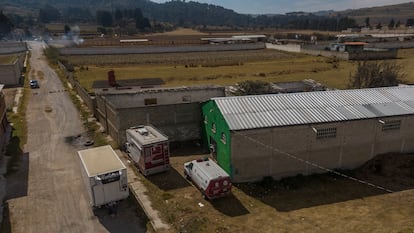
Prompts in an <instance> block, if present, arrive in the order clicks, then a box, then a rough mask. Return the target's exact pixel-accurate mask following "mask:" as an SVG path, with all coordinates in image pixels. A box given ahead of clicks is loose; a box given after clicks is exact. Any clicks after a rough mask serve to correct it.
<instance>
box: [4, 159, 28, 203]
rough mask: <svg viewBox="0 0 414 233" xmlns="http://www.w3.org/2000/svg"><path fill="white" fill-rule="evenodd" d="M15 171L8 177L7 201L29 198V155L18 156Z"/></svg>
mask: <svg viewBox="0 0 414 233" xmlns="http://www.w3.org/2000/svg"><path fill="white" fill-rule="evenodd" d="M16 159H17V160H18V161H16V163H15V165H13V166H12V167H11V169H12V170H13V171H12V172H10V173H9V174H8V175H7V195H6V200H9V199H14V198H19V197H24V196H27V189H28V182H29V153H23V154H22V155H21V156H17V157H16Z"/></svg>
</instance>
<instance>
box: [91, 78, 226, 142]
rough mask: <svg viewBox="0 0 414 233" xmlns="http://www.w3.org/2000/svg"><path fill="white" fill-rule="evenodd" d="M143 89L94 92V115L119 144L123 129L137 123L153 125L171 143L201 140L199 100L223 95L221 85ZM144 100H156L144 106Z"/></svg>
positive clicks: (123, 133)
mask: <svg viewBox="0 0 414 233" xmlns="http://www.w3.org/2000/svg"><path fill="white" fill-rule="evenodd" d="M143 91H144V92H138V93H137V92H135V93H129V91H126V92H127V93H122V90H121V93H119V94H114V93H112V94H110V95H103V94H102V93H99V94H97V95H96V108H97V111H96V117H97V119H98V120H99V122H100V123H101V124H102V125H103V127H104V128H105V130H106V132H107V133H108V134H109V135H110V136H111V137H112V138H113V139H114V140H115V141H116V142H117V143H118V144H119V145H122V144H123V143H125V140H126V138H125V130H126V129H128V128H129V127H131V126H136V125H146V124H149V125H153V126H155V127H156V128H158V129H159V130H161V132H163V133H164V134H166V135H167V136H168V137H169V140H170V141H172V142H183V141H192V140H199V139H201V102H204V101H207V100H209V99H210V98H213V97H222V96H224V88H223V87H217V86H213V87H203V86H201V87H191V88H170V89H153V90H143ZM145 99H157V104H155V105H145Z"/></svg>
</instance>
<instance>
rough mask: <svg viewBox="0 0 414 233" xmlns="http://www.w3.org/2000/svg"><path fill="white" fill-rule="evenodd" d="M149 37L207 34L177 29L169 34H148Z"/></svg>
mask: <svg viewBox="0 0 414 233" xmlns="http://www.w3.org/2000/svg"><path fill="white" fill-rule="evenodd" d="M149 35H151V36H158V35H160V36H194V35H197V36H198V35H208V33H203V32H200V31H196V30H193V29H191V28H177V29H176V30H174V31H171V32H164V33H153V34H149Z"/></svg>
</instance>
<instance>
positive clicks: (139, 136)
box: [125, 125, 170, 176]
mask: <svg viewBox="0 0 414 233" xmlns="http://www.w3.org/2000/svg"><path fill="white" fill-rule="evenodd" d="M126 138H127V142H126V144H125V148H126V152H127V153H128V155H129V157H130V158H131V159H132V161H133V162H134V163H135V165H136V166H137V167H138V169H139V170H140V172H141V173H142V174H144V175H145V176H147V175H150V174H155V173H160V172H163V171H166V170H168V169H169V168H170V150H169V141H168V138H167V137H166V136H165V135H163V134H162V133H161V132H160V131H158V130H157V129H155V128H154V127H152V126H147V125H146V126H144V125H141V126H136V127H131V128H129V129H127V130H126Z"/></svg>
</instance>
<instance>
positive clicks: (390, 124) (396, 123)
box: [379, 120, 401, 131]
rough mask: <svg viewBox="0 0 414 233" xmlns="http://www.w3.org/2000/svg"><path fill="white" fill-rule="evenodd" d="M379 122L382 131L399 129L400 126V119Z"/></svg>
mask: <svg viewBox="0 0 414 233" xmlns="http://www.w3.org/2000/svg"><path fill="white" fill-rule="evenodd" d="M379 122H380V123H381V124H382V131H388V130H399V129H400V128H401V120H393V121H379Z"/></svg>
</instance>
